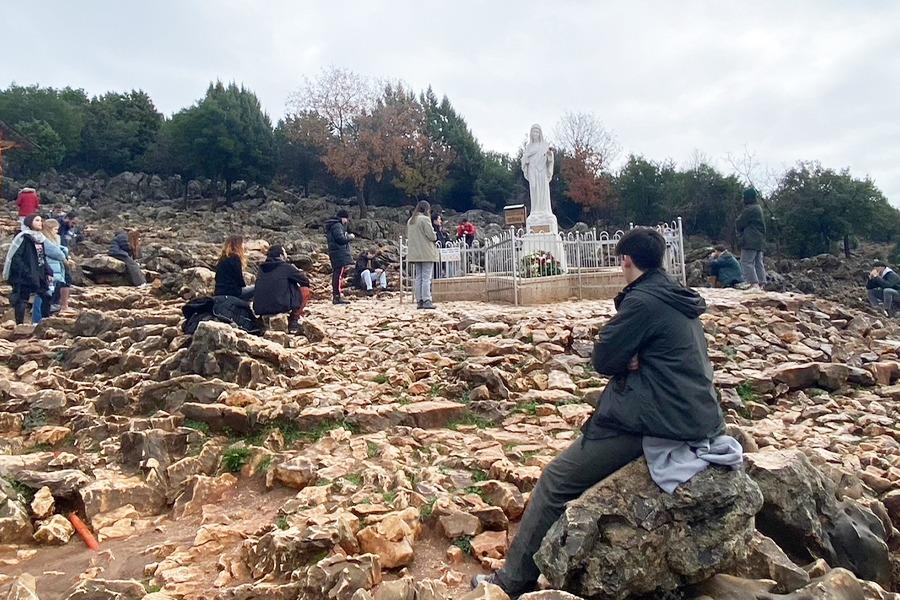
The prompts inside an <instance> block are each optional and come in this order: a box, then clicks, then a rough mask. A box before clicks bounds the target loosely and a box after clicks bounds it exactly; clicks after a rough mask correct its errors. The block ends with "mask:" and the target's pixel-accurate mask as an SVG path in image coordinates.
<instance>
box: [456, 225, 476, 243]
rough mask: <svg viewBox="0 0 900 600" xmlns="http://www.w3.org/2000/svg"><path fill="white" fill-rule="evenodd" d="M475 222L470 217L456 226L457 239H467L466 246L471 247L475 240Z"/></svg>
mask: <svg viewBox="0 0 900 600" xmlns="http://www.w3.org/2000/svg"><path fill="white" fill-rule="evenodd" d="M475 231H476V230H475V223H473V222H472V221H470V220H468V219H463V220H462V223H460V224H459V225H457V226H456V239H457V240H462V239H464V240H465V241H466V248H471V247H472V244H473V243H474V242H475Z"/></svg>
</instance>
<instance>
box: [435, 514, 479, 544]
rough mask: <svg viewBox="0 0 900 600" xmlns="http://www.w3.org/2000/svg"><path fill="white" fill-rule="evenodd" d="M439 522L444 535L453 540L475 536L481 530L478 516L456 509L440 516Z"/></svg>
mask: <svg viewBox="0 0 900 600" xmlns="http://www.w3.org/2000/svg"><path fill="white" fill-rule="evenodd" d="M438 524H439V525H440V527H441V531H442V532H443V533H444V535H445V536H446V537H447V538H448V539H451V540H455V539H457V538H461V537H463V536H469V537H471V536H474V535H477V534H478V533H480V532H481V521H479V520H478V517H475V516H472V515H470V514H468V513H464V512H462V511H459V510H456V511H453V512H451V513H450V514H447V515H442V516H441V517H439V518H438Z"/></svg>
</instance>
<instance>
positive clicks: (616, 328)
mask: <svg viewBox="0 0 900 600" xmlns="http://www.w3.org/2000/svg"><path fill="white" fill-rule="evenodd" d="M665 248H666V243H665V240H664V239H663V237H662V236H661V235H660V234H659V233H658V232H657V231H656V230H655V229H649V228H637V229H633V230H631V231H629V232H628V233H627V234H626V235H625V236H624V237H623V238H622V239H621V240H619V242H618V244H617V245H616V254H617V255H618V256H620V257H621V259H622V271H623V272H624V274H625V281H626V282H627V285H626V286H625V288H624V289H623V290H622V292H621V293H620V294H619V295H618V296H617V297H616V299H615V305H616V310H617V313H616V315H615V316H614V317H613V318H612V319H610V320H609V322H608V323H607V324H606V325H605V326H604V327H603V329H602V330H601V331H600V334H599V339H597V340H596V341H595V343H594V350H593V356H592V363H593V366H594V368H595V369H596V370H597V372H598V373H600V374H601V375H605V376H607V377H609V378H610V381H609V384H608V385H607V386H606V389H605V390H604V391H603V394H602V396H601V398H600V400H599V402H598V408H597V409H596V410H595V411H594V414H593V415H592V416H591V418H590V419H589V420H588V421H587V422H585V424H584V426H583V427H582V436H581V438H579V439H577V440H576V441H575V442H574V443H572V444H571V445H570V446H569V447H568V448H567V449H566V450H564V451H563V452H562V454H560V455H559V456H557V457H556V458H555V459H554V460H553V461H552V462H551V463H550V464H549V465H547V467H546V468H545V469H544V472H543V474H542V475H541V477H540V479H539V480H538V482H537V485H536V487H535V488H534V491H533V492H532V494H531V500H530V501H529V503H528V508H527V509H526V511H525V514H524V515H523V517H522V522H521V525H520V528H519V532H518V534H517V535H516V537H515V539H514V540H513V542H512V544H511V545H510V548H509V551H508V553H507V556H506V563H505V565H504V567H503V568H502V569H501V570H500V571H497V572H496V573H494V574H493V575H490V576H484V575H479V576H476V577H475V578H474V579H473V581H472V585H473V587H476V586H477V585H479V584H480V583H481V582H483V581H487V582H489V583H493V584H495V585H498V586H500V587H501V588H502V589H503V590H504V591H505V592H506V593H507V594H509V595H510V596H511V597H513V598H516V597H518V596H519V595H521V594H524V593H527V592H529V591H532V590H533V589H534V587H535V585H536V583H537V580H538V576H539V575H540V572H539V569H538V567H537V565H536V564H535V561H534V554H535V552H537V550H538V549H539V547H540V545H541V542H542V540H543V539H544V535H545V534H546V533H547V531H548V530H549V529H550V526H551V525H553V523H555V522H556V520H557V519H559V517H560V515H562V513H563V511H564V510H565V506H566V503H567V502H569V501H571V500H574V499H575V498H578V497H579V496H581V494H583V493H584V492H585V491H587V490H588V488H590V487H592V486H594V485H595V484H596V483H598V482H600V481H602V480H603V479H605V478H607V477H609V476H610V475H612V474H613V473H614V472H615V471H617V470H618V469H620V468H622V467H624V466H625V465H627V464H628V463H630V462H631V461H633V460H635V459H637V458H639V457H640V456H642V455H644V456H646V457H647V463H648V466H649V469H650V475H651V476H652V477H653V479H654V481H656V482H657V484H658V485H659V486H660V487H661V488H662V489H663V490H664V491H667V492H670V493H671V492H672V491H674V489H675V487H676V486H677V485H678V484H679V483H684V482H686V481H687V480H689V479H690V478H691V477H692V476H693V475H695V474H696V473H698V472H699V471H701V470H702V469H703V468H704V467H706V466H708V465H709V463H717V464H727V465H730V466H734V465H735V464H739V463H740V462H741V460H742V458H741V454H740V446H738V445H737V442H736V441H735V440H733V439H732V438H728V437H726V436H720V434H721V433H722V431H723V430H724V427H725V424H724V421H723V418H722V411H721V409H720V408H719V401H718V398H717V395H716V391H715V389H714V387H713V369H712V364H711V363H710V360H709V356H708V354H707V344H706V337H705V335H704V332H703V326H702V324H701V322H700V319H699V317H700V315H701V314H703V313H704V312H705V310H706V303H705V302H704V300H703V298H701V297H700V295H699V294H697V293H696V292H695V291H693V290H691V289H689V288H686V287H684V286H682V285H681V284H680V283H677V282H675V281H674V280H672V279H671V278H670V277H669V276H668V275H667V274H666V273H665V272H664V271H663V270H662V269H661V266H662V260H663V255H664V254H665ZM692 440H700V441H699V442H698V441H692ZM711 455H714V456H711ZM682 459H687V460H682Z"/></svg>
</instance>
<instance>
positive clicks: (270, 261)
mask: <svg viewBox="0 0 900 600" xmlns="http://www.w3.org/2000/svg"><path fill="white" fill-rule="evenodd" d="M303 288H306V292H304V291H303ZM308 294H309V278H308V277H307V276H306V273H304V272H303V271H301V270H300V269H298V268H297V267H295V266H294V265H292V264H291V263H289V262H287V255H286V254H285V252H284V248H282V247H281V246H272V247H271V248H269V251H268V252H267V253H266V260H265V262H263V264H262V265H260V267H259V277H257V278H256V289H255V290H254V292H253V310H254V312H256V314H258V315H280V314H283V313H287V314H288V331H289V332H291V333H297V332H298V331H299V330H300V316H301V315H302V314H303V307H304V306H305V305H306V300H305V299H306V297H307V296H308Z"/></svg>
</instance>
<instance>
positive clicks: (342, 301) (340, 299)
mask: <svg viewBox="0 0 900 600" xmlns="http://www.w3.org/2000/svg"><path fill="white" fill-rule="evenodd" d="M331 303H332V304H350V302H348V301H347V300H345V299H344V298H343V297H342V296H341V297H338V298H335V299H333V300H332V301H331Z"/></svg>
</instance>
